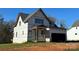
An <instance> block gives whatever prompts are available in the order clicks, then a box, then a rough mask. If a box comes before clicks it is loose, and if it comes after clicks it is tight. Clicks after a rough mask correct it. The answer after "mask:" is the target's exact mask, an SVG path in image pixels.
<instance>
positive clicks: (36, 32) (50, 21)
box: [13, 9, 66, 43]
mask: <svg viewBox="0 0 79 59" xmlns="http://www.w3.org/2000/svg"><path fill="white" fill-rule="evenodd" d="M55 23H56V19H55V18H53V17H48V16H47V15H46V14H45V13H44V11H43V10H42V9H38V10H36V11H35V12H33V13H32V14H25V13H19V15H18V17H17V21H16V24H15V26H14V37H13V43H24V42H27V41H32V42H52V41H53V42H63V41H65V40H66V29H65V28H63V27H58V26H57V25H56V24H55Z"/></svg>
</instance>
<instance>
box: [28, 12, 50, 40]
mask: <svg viewBox="0 0 79 59" xmlns="http://www.w3.org/2000/svg"><path fill="white" fill-rule="evenodd" d="M35 19H42V20H43V21H44V24H43V25H44V26H47V27H49V22H48V20H47V19H46V18H45V16H44V15H43V14H42V12H41V11H38V12H36V13H35V14H33V16H31V17H30V18H29V19H28V20H29V21H28V30H29V34H28V39H29V40H31V39H33V37H32V36H33V34H32V33H31V32H32V28H33V27H34V26H35V25H37V24H36V23H35Z"/></svg>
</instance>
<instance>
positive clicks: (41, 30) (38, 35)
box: [32, 25, 49, 42]
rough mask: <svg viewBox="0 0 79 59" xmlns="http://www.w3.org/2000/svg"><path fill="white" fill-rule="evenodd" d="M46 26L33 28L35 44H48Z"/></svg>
mask: <svg viewBox="0 0 79 59" xmlns="http://www.w3.org/2000/svg"><path fill="white" fill-rule="evenodd" d="M48 35H49V34H48V32H47V30H46V26H44V25H38V26H34V27H33V28H32V38H33V41H34V42H46V37H47V36H48Z"/></svg>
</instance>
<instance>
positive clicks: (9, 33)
mask: <svg viewBox="0 0 79 59" xmlns="http://www.w3.org/2000/svg"><path fill="white" fill-rule="evenodd" d="M14 23H15V22H14V21H5V20H4V18H3V17H0V43H12V38H13V25H14Z"/></svg>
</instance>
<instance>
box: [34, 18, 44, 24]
mask: <svg viewBox="0 0 79 59" xmlns="http://www.w3.org/2000/svg"><path fill="white" fill-rule="evenodd" d="M35 24H42V25H43V24H44V20H43V19H38V18H36V19H35Z"/></svg>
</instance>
